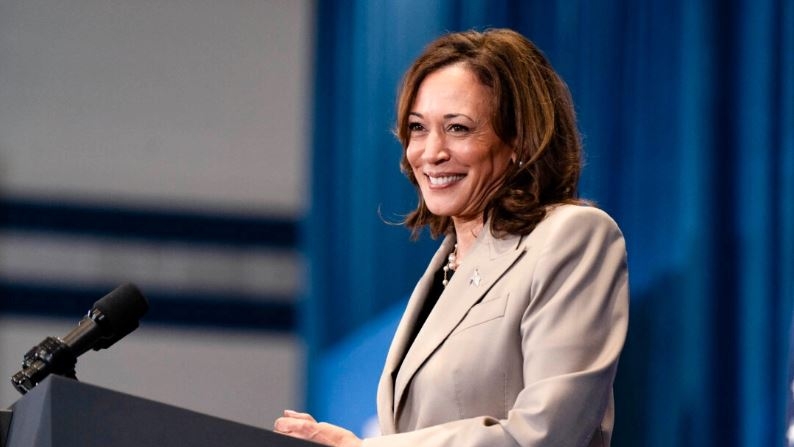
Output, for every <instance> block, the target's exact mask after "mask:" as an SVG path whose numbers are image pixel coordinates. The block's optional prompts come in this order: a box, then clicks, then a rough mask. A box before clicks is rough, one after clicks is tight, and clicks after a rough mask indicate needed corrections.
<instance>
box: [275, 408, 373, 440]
mask: <svg viewBox="0 0 794 447" xmlns="http://www.w3.org/2000/svg"><path fill="white" fill-rule="evenodd" d="M273 428H274V429H275V431H276V432H277V433H281V434H284V435H288V436H292V437H294V438H300V439H306V440H308V441H312V442H318V443H320V444H325V445H330V446H334V447H360V446H361V442H362V441H361V439H359V438H358V437H356V435H354V434H353V432H351V431H350V430H345V429H344V428H342V427H338V426H336V425H332V424H328V423H325V422H317V421H315V420H314V418H313V417H312V416H311V415H310V414H307V413H298V412H297V411H292V410H284V416H282V417H280V418H278V419H276V422H275V424H273Z"/></svg>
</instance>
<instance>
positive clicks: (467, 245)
mask: <svg viewBox="0 0 794 447" xmlns="http://www.w3.org/2000/svg"><path fill="white" fill-rule="evenodd" d="M452 223H453V224H454V225H455V238H456V239H457V244H458V245H457V247H458V248H457V260H458V261H457V262H458V264H462V263H464V262H466V254H467V253H468V252H469V251H470V250H471V248H472V247H473V246H474V242H475V241H476V240H477V236H479V235H480V232H481V231H482V228H483V221H482V219H473V220H465V221H464V220H460V219H456V218H454V217H453V218H452Z"/></svg>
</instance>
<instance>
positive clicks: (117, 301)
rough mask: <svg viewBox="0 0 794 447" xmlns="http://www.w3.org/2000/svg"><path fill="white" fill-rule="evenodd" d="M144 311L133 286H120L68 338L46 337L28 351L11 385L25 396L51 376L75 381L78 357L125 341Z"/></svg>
mask: <svg viewBox="0 0 794 447" xmlns="http://www.w3.org/2000/svg"><path fill="white" fill-rule="evenodd" d="M147 310H149V303H148V301H147V300H146V298H144V296H143V295H142V294H141V292H140V290H138V287H136V286H135V285H134V284H132V283H125V284H122V285H120V286H119V287H117V288H116V289H114V290H113V291H111V292H110V293H108V294H107V295H105V296H104V297H102V298H100V299H99V301H97V302H96V303H94V306H93V307H92V308H91V310H89V311H88V314H87V315H86V316H85V317H83V319H82V320H80V322H79V323H77V326H76V327H75V328H74V329H72V330H71V331H70V332H69V333H68V334H66V335H64V336H63V337H61V338H57V337H47V338H45V339H44V340H42V342H41V343H39V344H38V345H36V346H34V347H33V348H31V349H30V350H29V351H28V352H27V353H26V354H25V358H24V360H23V362H22V370H20V371H19V372H17V373H16V374H14V376H13V377H11V383H12V384H13V385H14V388H16V389H17V391H19V392H20V393H22V394H25V393H27V392H28V391H30V390H32V389H33V387H35V386H36V385H37V384H38V383H39V382H41V381H42V380H44V379H45V378H46V377H47V376H48V375H50V374H57V375H60V376H64V377H69V378H72V379H76V378H77V377H76V375H75V366H76V364H77V357H79V356H81V355H82V354H84V353H85V352H86V351H88V350H90V349H93V350H95V351H98V350H100V349H106V348H109V347H110V346H111V345H113V343H116V342H117V341H119V340H121V339H122V338H124V336H126V335H127V334H129V333H130V332H132V331H134V330H135V329H136V328H137V327H138V320H140V318H141V317H142V316H143V315H144V314H145V313H146V311H147Z"/></svg>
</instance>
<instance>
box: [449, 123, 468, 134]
mask: <svg viewBox="0 0 794 447" xmlns="http://www.w3.org/2000/svg"><path fill="white" fill-rule="evenodd" d="M449 131H450V132H454V133H463V132H468V131H469V128H468V127H467V126H464V125H463V124H452V125H450V126H449Z"/></svg>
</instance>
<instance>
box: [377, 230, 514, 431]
mask: <svg viewBox="0 0 794 447" xmlns="http://www.w3.org/2000/svg"><path fill="white" fill-rule="evenodd" d="M520 240H521V237H519V236H507V237H506V238H504V239H496V238H494V237H493V236H492V235H491V231H490V228H489V227H488V226H485V227H484V228H483V230H482V234H481V236H480V238H478V240H477V243H476V244H475V246H474V247H473V249H472V251H471V252H470V253H469V254H468V255H467V256H466V258H465V259H464V260H463V264H462V265H461V267H460V268H459V269H458V270H457V271H456V272H455V274H454V276H453V277H452V279H451V280H450V282H449V284H448V285H447V287H446V289H444V292H443V293H442V294H441V297H440V298H439V300H438V303H436V305H435V307H434V308H433V310H432V311H431V312H430V315H429V316H428V317H427V321H426V322H425V324H424V325H423V326H422V328H421V330H420V331H419V334H417V336H416V339H415V340H414V342H413V344H412V345H411V346H410V347H408V352H407V353H406V354H405V359H404V360H403V362H402V365H401V366H400V370H399V372H398V373H397V377H396V380H395V383H394V387H395V389H394V415H395V419H396V417H397V415H398V412H399V408H400V405H401V404H402V399H403V395H404V393H405V390H406V388H407V387H408V384H409V383H410V381H411V379H412V378H413V376H414V374H416V371H417V370H418V369H419V368H420V367H421V366H422V364H423V363H424V362H425V361H426V360H427V358H428V357H430V355H432V353H433V352H434V351H435V350H436V349H437V348H438V346H439V345H441V343H443V342H444V340H445V339H446V338H447V337H448V336H449V334H450V333H452V331H453V330H454V329H455V327H457V326H458V324H459V323H460V321H461V320H462V319H463V318H464V317H465V316H466V314H467V312H468V311H469V309H470V308H471V307H472V306H474V305H475V304H477V303H478V302H479V301H480V300H481V299H482V297H483V296H484V295H485V294H486V293H487V292H488V290H489V289H490V288H491V286H492V285H493V284H494V283H495V282H496V281H497V280H498V279H499V278H501V277H502V275H503V274H504V273H505V272H506V271H507V270H508V269H509V268H510V266H511V265H513V263H515V261H516V260H517V259H518V258H519V257H520V256H521V255H522V254H523V252H524V251H523V250H518V249H517V248H518V247H519V242H520ZM449 249H450V250H451V249H452V247H449ZM447 253H449V252H448V251H447ZM436 257H437V256H436ZM434 261H436V258H434ZM445 261H446V260H445V259H444V262H445ZM431 266H432V264H431ZM440 266H441V263H439V264H438V265H435V269H433V270H432V271H431V272H430V279H429V281H432V273H433V272H435V270H437V269H438V268H440ZM427 278H428V274H427V273H426V274H425V276H424V277H423V280H426V279H427ZM419 289H420V287H419V286H417V291H416V292H415V294H416V293H418V292H419ZM428 290H429V283H428V285H427V288H425V289H424V290H423V291H422V293H423V294H424V295H427V291H428ZM411 299H412V301H413V300H414V297H412V298H411ZM421 301H424V298H423V299H422V300H421ZM417 307H418V306H417ZM415 314H416V312H414V314H413V315H412V320H411V324H410V326H411V327H413V325H414V324H415V323H416V315H415ZM403 335H405V334H403ZM401 341H402V343H406V342H407V340H406V339H403V340H401ZM405 349H406V347H405V346H404V345H403V346H402V347H401V349H400V351H399V352H400V353H402V352H404V350H405ZM390 355H391V353H390ZM398 360H399V359H398Z"/></svg>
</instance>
